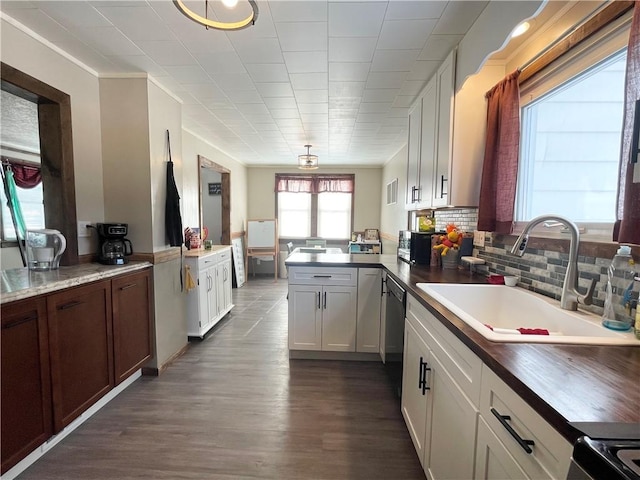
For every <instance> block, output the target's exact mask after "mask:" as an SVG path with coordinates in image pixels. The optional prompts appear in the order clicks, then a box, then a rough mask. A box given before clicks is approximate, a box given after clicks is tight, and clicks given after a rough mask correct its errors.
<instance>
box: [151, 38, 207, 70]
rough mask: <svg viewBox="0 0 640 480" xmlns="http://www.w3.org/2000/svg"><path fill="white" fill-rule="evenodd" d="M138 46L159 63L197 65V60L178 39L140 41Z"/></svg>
mask: <svg viewBox="0 0 640 480" xmlns="http://www.w3.org/2000/svg"><path fill="white" fill-rule="evenodd" d="M138 46H139V47H140V48H141V49H142V51H143V52H144V53H146V54H147V55H148V56H149V58H151V59H152V60H153V61H154V62H156V63H157V64H158V65H162V66H179V65H196V64H197V62H196V60H195V59H194V58H193V57H192V56H191V55H190V54H189V52H187V50H186V49H185V48H184V47H183V46H182V44H181V43H180V42H178V41H165V40H160V41H158V40H154V41H148V42H138Z"/></svg>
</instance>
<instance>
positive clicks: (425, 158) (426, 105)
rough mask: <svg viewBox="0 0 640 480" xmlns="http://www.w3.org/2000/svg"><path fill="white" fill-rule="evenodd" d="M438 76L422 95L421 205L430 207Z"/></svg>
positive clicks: (436, 118)
mask: <svg viewBox="0 0 640 480" xmlns="http://www.w3.org/2000/svg"><path fill="white" fill-rule="evenodd" d="M437 93H438V92H437V88H436V77H435V76H434V77H432V78H431V80H430V81H429V83H428V84H427V86H426V87H425V91H424V96H423V97H422V131H421V142H420V206H421V207H430V206H431V202H432V199H433V196H434V184H435V158H436V141H437V132H438V123H437V121H438V117H437V115H438V101H437Z"/></svg>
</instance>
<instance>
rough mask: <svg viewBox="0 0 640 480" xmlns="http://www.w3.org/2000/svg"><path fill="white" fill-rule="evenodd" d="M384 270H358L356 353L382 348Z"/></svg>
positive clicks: (374, 351) (376, 350)
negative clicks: (381, 307) (381, 304)
mask: <svg viewBox="0 0 640 480" xmlns="http://www.w3.org/2000/svg"><path fill="white" fill-rule="evenodd" d="M381 300H382V269H380V268H359V269H358V320H357V324H356V352H373V353H376V352H378V350H379V348H380V303H381Z"/></svg>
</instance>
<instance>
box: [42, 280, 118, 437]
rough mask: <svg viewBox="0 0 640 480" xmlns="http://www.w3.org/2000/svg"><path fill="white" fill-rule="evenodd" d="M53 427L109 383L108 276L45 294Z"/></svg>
mask: <svg viewBox="0 0 640 480" xmlns="http://www.w3.org/2000/svg"><path fill="white" fill-rule="evenodd" d="M47 316H48V323H49V348H50V355H51V385H52V393H53V426H54V433H57V432H59V431H61V430H62V429H63V428H64V427H66V426H67V425H69V424H70V423H71V422H72V421H73V420H74V419H75V418H77V417H78V416H79V415H80V414H81V413H82V412H83V411H84V410H86V409H87V408H88V407H89V406H91V405H92V404H93V403H95V401H96V400H98V399H99V398H100V397H102V396H103V395H104V394H105V393H107V392H108V391H109V390H111V388H113V386H114V377H113V350H112V345H113V337H112V335H113V334H112V328H111V282H110V281H102V282H96V283H92V284H89V285H84V286H81V287H76V288H71V289H68V290H64V291H63V292H61V293H56V294H53V295H50V296H49V297H48V298H47Z"/></svg>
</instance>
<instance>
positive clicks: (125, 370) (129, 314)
mask: <svg viewBox="0 0 640 480" xmlns="http://www.w3.org/2000/svg"><path fill="white" fill-rule="evenodd" d="M152 295H153V289H152V282H151V270H143V271H141V272H136V273H132V274H130V275H123V276H121V277H118V278H114V279H113V280H112V282H111V296H112V302H113V357H114V367H115V383H116V385H118V384H119V383H120V382H122V381H123V380H125V379H126V378H127V377H129V376H130V375H131V374H132V373H134V372H135V371H136V370H137V369H139V368H140V367H142V365H144V363H145V362H146V361H147V360H149V359H150V358H151V354H152V348H153V347H152V339H151V319H152V318H153V314H152V308H153V298H152Z"/></svg>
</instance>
